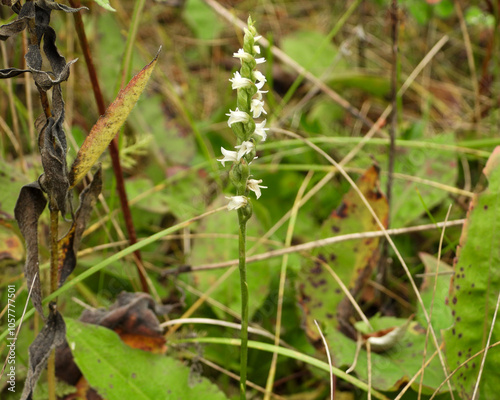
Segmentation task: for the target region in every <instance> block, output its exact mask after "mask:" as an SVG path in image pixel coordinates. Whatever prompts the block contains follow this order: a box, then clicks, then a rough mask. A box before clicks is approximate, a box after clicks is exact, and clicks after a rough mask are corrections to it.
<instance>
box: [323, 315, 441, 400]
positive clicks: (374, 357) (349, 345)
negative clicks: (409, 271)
mask: <svg viewBox="0 0 500 400" xmlns="http://www.w3.org/2000/svg"><path fill="white" fill-rule="evenodd" d="M384 319H385V318H384V317H382V318H380V320H381V321H380V322H379V325H378V327H381V326H384V325H382V321H383V320H384ZM394 320H395V319H394V318H391V319H390V320H389V322H390V324H391V325H392V324H393V323H394ZM399 321H400V322H399V323H398V324H397V325H402V324H404V323H405V322H406V320H404V319H400V320H399ZM370 322H372V321H371V320H370ZM393 326H394V325H393ZM326 335H327V341H328V344H329V346H330V352H331V353H332V354H334V363H335V366H337V367H342V366H347V365H351V364H352V363H353V360H354V358H355V355H356V342H354V341H353V340H351V339H349V338H347V337H346V336H344V335H343V334H342V333H340V332H339V331H337V330H329V331H328V332H327V333H326ZM424 347H425V331H422V328H421V327H419V325H418V324H417V323H416V322H413V323H411V324H410V326H409V328H408V330H407V331H406V334H405V335H404V337H403V338H402V340H401V341H400V342H398V343H396V344H395V346H394V347H393V348H391V349H390V350H388V351H386V352H383V353H380V354H377V353H374V352H373V351H372V352H371V367H372V370H371V373H372V375H371V376H372V385H373V387H374V388H375V389H377V390H381V391H394V390H397V389H398V388H399V387H400V385H401V384H402V383H404V382H407V381H408V380H409V379H410V378H412V377H413V376H414V375H415V374H416V373H417V372H418V370H419V369H420V368H421V367H422V360H423V354H424ZM434 351H435V347H434V345H433V343H432V341H431V340H429V341H428V343H427V359H429V358H430V356H431V355H432V354H433V353H434ZM354 372H355V373H356V374H357V376H358V377H359V378H360V379H361V380H363V381H365V382H366V381H368V361H367V353H366V349H365V348H363V349H362V350H361V351H360V353H359V357H358V360H357V364H356V368H355V369H354ZM443 380H444V373H443V368H442V367H441V364H440V362H439V359H438V357H434V359H433V360H432V361H431V363H430V364H429V365H428V366H427V368H426V369H425V373H424V381H423V393H425V394H429V393H432V392H433V391H434V389H435V388H437V387H438V386H439V385H440V384H441V382H443ZM419 382H420V379H417V380H416V381H415V382H414V383H413V385H412V387H413V388H415V389H416V390H418V385H419ZM443 390H446V386H445V388H444V389H443Z"/></svg>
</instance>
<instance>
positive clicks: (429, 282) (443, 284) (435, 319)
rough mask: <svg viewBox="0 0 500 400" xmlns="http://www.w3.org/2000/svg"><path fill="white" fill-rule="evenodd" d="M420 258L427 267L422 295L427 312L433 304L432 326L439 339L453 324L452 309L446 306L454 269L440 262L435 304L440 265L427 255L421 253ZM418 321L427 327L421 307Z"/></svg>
mask: <svg viewBox="0 0 500 400" xmlns="http://www.w3.org/2000/svg"><path fill="white" fill-rule="evenodd" d="M419 257H420V259H421V260H422V263H423V264H424V266H425V273H426V276H425V277H424V279H423V280H422V285H421V287H420V295H421V296H422V300H423V302H424V305H425V309H426V310H427V312H429V311H430V309H431V304H432V316H431V321H432V326H433V327H434V331H435V332H436V335H437V337H438V338H439V337H440V336H441V335H440V333H441V330H443V329H447V328H449V327H450V326H451V324H452V322H453V320H452V318H451V312H450V309H449V307H447V306H446V298H447V297H448V291H449V288H450V279H451V272H452V271H453V269H452V268H451V267H450V266H449V265H448V264H446V263H445V262H443V261H440V262H439V274H438V277H437V283H436V292H435V293H434V302H433V301H432V298H433V295H432V292H433V291H434V281H435V279H436V278H435V275H434V274H435V273H436V267H437V265H438V264H437V258H436V257H434V256H432V255H430V254H426V253H420V254H419ZM416 319H417V321H418V322H420V324H421V325H422V326H427V321H426V319H425V316H424V313H423V311H422V309H421V308H420V307H418V310H417V317H416Z"/></svg>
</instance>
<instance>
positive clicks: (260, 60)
mask: <svg viewBox="0 0 500 400" xmlns="http://www.w3.org/2000/svg"><path fill="white" fill-rule="evenodd" d="M265 62H266V59H265V58H264V57H261V58H256V59H255V63H256V64H264V63H265Z"/></svg>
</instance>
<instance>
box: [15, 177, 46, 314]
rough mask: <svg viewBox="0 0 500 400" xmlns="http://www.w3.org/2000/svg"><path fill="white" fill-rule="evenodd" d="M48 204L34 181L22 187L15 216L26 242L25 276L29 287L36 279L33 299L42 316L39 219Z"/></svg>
mask: <svg viewBox="0 0 500 400" xmlns="http://www.w3.org/2000/svg"><path fill="white" fill-rule="evenodd" d="M46 205H47V200H46V199H45V196H44V195H43V192H42V189H41V188H40V185H39V184H38V182H33V183H30V184H29V185H25V186H23V187H22V188H21V193H20V194H19V197H18V199H17V202H16V206H15V208H14V216H15V218H16V221H17V223H18V225H19V229H20V230H21V233H22V235H23V237H24V240H25V242H26V264H25V266H24V276H25V278H26V282H27V284H28V287H30V286H31V284H32V283H33V280H34V283H33V291H32V293H31V301H32V302H33V305H34V306H35V308H36V310H37V311H38V312H39V313H40V315H41V316H42V317H43V315H44V314H43V308H42V288H41V284H40V273H39V272H40V271H39V265H38V219H39V218H40V215H41V214H42V212H43V210H44V209H45V206H46ZM35 277H36V278H35Z"/></svg>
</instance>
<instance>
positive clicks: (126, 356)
mask: <svg viewBox="0 0 500 400" xmlns="http://www.w3.org/2000/svg"><path fill="white" fill-rule="evenodd" d="M66 325H67V340H68V343H69V346H70V348H71V349H72V353H73V357H74V359H75V362H76V364H77V365H78V367H79V368H80V370H81V371H82V373H83V375H84V376H85V378H86V379H87V380H88V382H89V384H90V386H92V387H93V388H94V389H96V390H97V391H98V393H99V394H100V395H101V396H102V397H104V398H105V399H107V400H123V399H137V400H146V399H150V400H158V399H162V400H163V399H166V400H170V399H171V400H177V399H183V400H190V399H191V400H197V399H205V400H223V399H226V396H225V395H224V394H223V393H222V392H221V391H220V390H219V389H218V388H217V387H216V386H215V385H214V384H212V383H211V382H210V381H208V380H207V379H205V378H202V377H200V376H193V375H192V374H191V373H190V369H189V368H188V367H186V366H185V365H183V364H182V363H180V362H179V361H177V360H175V359H173V358H170V357H167V356H163V355H159V354H153V353H148V352H146V351H142V350H137V349H132V348H130V347H128V346H127V345H126V344H124V343H123V342H122V341H121V340H120V338H119V336H118V335H117V334H116V333H115V332H113V331H112V330H110V329H107V328H103V327H100V326H97V325H89V324H85V323H83V322H80V321H76V320H72V319H68V320H66Z"/></svg>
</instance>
